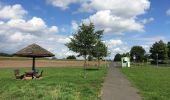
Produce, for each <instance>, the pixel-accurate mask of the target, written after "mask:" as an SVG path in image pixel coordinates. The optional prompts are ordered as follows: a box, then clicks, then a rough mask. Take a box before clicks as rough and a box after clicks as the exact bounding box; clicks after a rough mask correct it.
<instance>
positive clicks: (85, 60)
mask: <svg viewBox="0 0 170 100" xmlns="http://www.w3.org/2000/svg"><path fill="white" fill-rule="evenodd" d="M86 57H87V56H86V55H85V56H84V78H86V65H87V64H86V62H87V58H86Z"/></svg>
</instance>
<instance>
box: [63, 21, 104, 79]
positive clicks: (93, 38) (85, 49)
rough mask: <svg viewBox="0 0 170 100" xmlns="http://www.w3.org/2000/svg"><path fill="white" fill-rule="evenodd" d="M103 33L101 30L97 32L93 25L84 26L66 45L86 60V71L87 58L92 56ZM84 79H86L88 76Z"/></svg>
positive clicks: (80, 27)
mask: <svg viewBox="0 0 170 100" xmlns="http://www.w3.org/2000/svg"><path fill="white" fill-rule="evenodd" d="M101 33H102V31H101V30H100V31H95V26H94V24H93V23H90V24H89V25H85V24H82V25H81V26H79V29H78V31H77V32H76V33H75V34H74V35H73V37H72V38H70V40H71V41H70V42H69V43H67V44H66V46H67V47H68V48H69V50H71V51H73V52H76V53H78V54H79V55H78V56H82V57H83V58H84V69H86V65H87V64H86V62H87V57H88V55H91V54H92V52H93V50H94V47H95V45H96V43H97V41H98V39H99V38H100V37H101ZM84 77H85V78H86V74H85V76H84Z"/></svg>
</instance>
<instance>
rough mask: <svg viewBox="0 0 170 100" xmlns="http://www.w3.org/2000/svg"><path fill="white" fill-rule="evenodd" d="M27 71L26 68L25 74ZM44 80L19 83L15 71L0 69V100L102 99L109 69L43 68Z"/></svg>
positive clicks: (21, 81)
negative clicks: (101, 92) (102, 88)
mask: <svg viewBox="0 0 170 100" xmlns="http://www.w3.org/2000/svg"><path fill="white" fill-rule="evenodd" d="M25 70H28V69H22V71H21V72H22V73H24V71H25ZM41 70H44V74H43V76H44V77H43V79H42V80H15V78H14V72H13V69H0V87H1V88H0V100H99V99H100V96H101V94H100V91H101V87H102V83H103V82H104V77H105V75H106V71H107V69H106V68H104V67H102V68H101V69H100V70H87V71H86V72H87V78H86V79H84V78H83V70H82V69H81V68H41Z"/></svg>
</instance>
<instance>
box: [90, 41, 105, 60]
mask: <svg viewBox="0 0 170 100" xmlns="http://www.w3.org/2000/svg"><path fill="white" fill-rule="evenodd" d="M107 54H108V52H107V47H106V45H105V44H104V43H103V42H101V41H98V42H97V44H96V45H95V46H94V48H93V51H92V55H93V57H95V58H97V59H102V58H103V57H106V56H107Z"/></svg>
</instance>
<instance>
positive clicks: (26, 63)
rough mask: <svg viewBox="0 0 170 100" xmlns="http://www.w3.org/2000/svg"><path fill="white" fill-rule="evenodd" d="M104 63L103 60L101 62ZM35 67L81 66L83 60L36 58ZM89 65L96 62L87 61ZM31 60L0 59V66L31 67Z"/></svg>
mask: <svg viewBox="0 0 170 100" xmlns="http://www.w3.org/2000/svg"><path fill="white" fill-rule="evenodd" d="M101 63H102V64H104V63H105V62H101ZM35 64H36V67H82V66H83V64H84V61H55V60H36V62H35ZM88 64H89V65H96V64H97V62H95V61H91V62H88ZM31 66H32V60H0V68H22V67H31Z"/></svg>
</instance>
